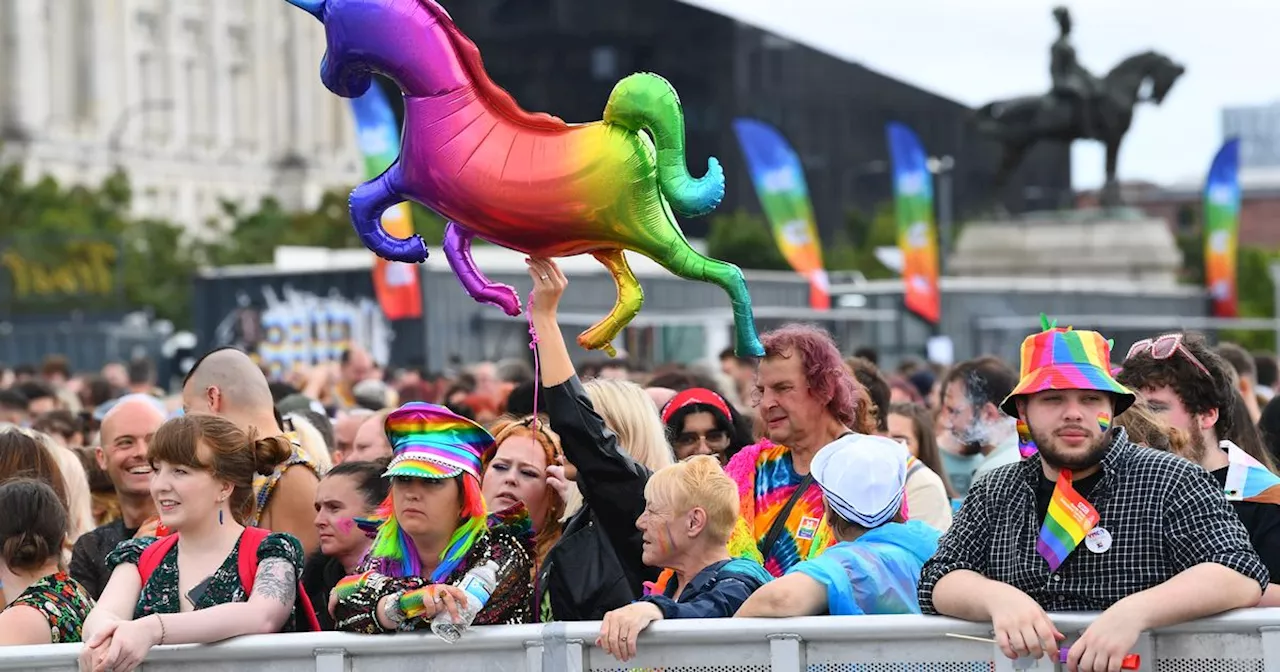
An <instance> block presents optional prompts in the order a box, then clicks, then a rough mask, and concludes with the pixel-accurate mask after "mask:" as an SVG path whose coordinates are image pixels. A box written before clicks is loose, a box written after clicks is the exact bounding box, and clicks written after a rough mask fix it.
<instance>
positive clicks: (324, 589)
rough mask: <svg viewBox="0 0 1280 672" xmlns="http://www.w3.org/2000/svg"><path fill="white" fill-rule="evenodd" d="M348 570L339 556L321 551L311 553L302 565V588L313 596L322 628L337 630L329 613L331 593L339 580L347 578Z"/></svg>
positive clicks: (313, 602)
mask: <svg viewBox="0 0 1280 672" xmlns="http://www.w3.org/2000/svg"><path fill="white" fill-rule="evenodd" d="M346 576H347V570H346V569H345V568H344V567H343V566H342V562H341V561H339V560H338V559H337V558H331V557H329V556H327V555H324V554H323V553H321V552H320V551H316V552H315V553H312V554H311V557H309V558H307V563H306V564H305V565H303V567H302V589H303V590H305V591H307V597H309V598H311V606H312V608H314V609H315V610H316V619H317V620H319V622H320V629H321V630H335V629H336V628H335V627H334V626H333V617H332V616H330V615H329V593H330V592H331V591H332V590H333V587H334V586H336V585H338V582H339V581H341V580H342V579H344V578H346Z"/></svg>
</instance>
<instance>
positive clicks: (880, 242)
mask: <svg viewBox="0 0 1280 672" xmlns="http://www.w3.org/2000/svg"><path fill="white" fill-rule="evenodd" d="M897 244H898V220H897V219H896V216H895V215H894V211H893V204H891V203H890V204H882V205H880V206H879V207H877V208H876V210H875V214H874V215H872V216H871V217H867V216H866V215H865V214H863V213H862V212H859V211H857V210H853V211H850V212H849V213H848V215H847V216H846V217H845V226H844V227H843V228H842V229H837V230H836V233H835V237H834V240H833V241H832V243H831V244H830V245H828V246H827V250H826V266H827V269H828V270H832V271H861V272H862V274H863V275H865V276H866V277H867V278H869V279H872V280H876V279H886V278H892V277H894V276H895V275H896V274H895V273H894V272H893V271H891V270H889V269H888V268H886V267H885V266H884V264H882V263H880V260H879V259H877V258H876V248H877V247H892V246H894V245H897Z"/></svg>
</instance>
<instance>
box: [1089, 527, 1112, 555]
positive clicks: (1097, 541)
mask: <svg viewBox="0 0 1280 672" xmlns="http://www.w3.org/2000/svg"><path fill="white" fill-rule="evenodd" d="M1084 545H1085V547H1086V548H1088V549H1089V550H1090V551H1093V552H1094V553H1106V552H1107V551H1109V550H1111V533H1110V532H1108V531H1107V530H1106V529H1105V528H1102V527H1095V528H1093V529H1092V530H1090V531H1089V534H1086V535H1085V537H1084Z"/></svg>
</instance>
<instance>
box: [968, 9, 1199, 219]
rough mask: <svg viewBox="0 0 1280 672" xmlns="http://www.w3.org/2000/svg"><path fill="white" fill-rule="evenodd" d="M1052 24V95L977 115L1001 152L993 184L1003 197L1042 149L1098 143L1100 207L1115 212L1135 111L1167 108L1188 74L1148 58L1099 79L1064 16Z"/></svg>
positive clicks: (1061, 12) (1157, 57) (994, 106)
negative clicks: (1102, 161)
mask: <svg viewBox="0 0 1280 672" xmlns="http://www.w3.org/2000/svg"><path fill="white" fill-rule="evenodd" d="M1053 17H1054V19H1056V20H1057V22H1058V28H1059V31H1060V32H1059V35H1058V39H1057V40H1055V41H1054V43H1053V46H1052V47H1050V51H1049V53H1050V57H1051V58H1050V66H1049V75H1050V77H1051V78H1052V81H1053V88H1052V89H1051V90H1050V92H1049V93H1048V94H1047V95H1044V96H1024V97H1021V98H1014V99H1011V100H1000V101H996V102H993V103H989V104H987V105H984V106H983V107H981V108H979V109H978V110H977V111H976V112H975V113H974V120H975V122H976V124H977V127H978V130H979V131H981V132H982V133H985V134H987V135H990V136H993V137H995V138H996V139H997V140H999V141H1000V142H1001V143H1002V145H1003V146H1004V157H1003V159H1002V161H1001V164H1000V170H999V172H998V173H997V174H996V179H995V189H996V192H997V193H999V192H1000V191H1001V190H1003V188H1004V187H1005V185H1006V184H1007V183H1008V181H1009V176H1010V174H1012V173H1013V171H1014V169H1016V168H1017V167H1018V164H1020V163H1021V162H1022V157H1023V155H1024V154H1025V153H1026V151H1027V150H1028V149H1029V148H1030V147H1031V146H1032V145H1034V144H1035V143H1036V142H1037V141H1040V140H1059V141H1066V142H1068V143H1070V142H1072V141H1074V140H1098V141H1100V142H1102V143H1103V144H1104V145H1106V147H1107V183H1106V185H1105V186H1104V187H1103V190H1102V205H1104V206H1107V207H1114V206H1118V205H1120V187H1119V184H1118V183H1117V182H1116V160H1117V158H1118V157H1119V154H1120V143H1121V141H1123V140H1124V135H1125V133H1127V132H1128V131H1129V124H1130V122H1132V121H1133V108H1134V107H1135V106H1136V105H1137V104H1138V103H1140V102H1144V101H1146V102H1153V103H1156V104H1157V105H1159V104H1160V103H1162V102H1164V98H1165V96H1167V95H1168V94H1169V90H1170V89H1172V88H1173V85H1174V83H1175V82H1177V81H1178V78H1179V77H1181V76H1182V74H1183V73H1184V72H1186V69H1185V68H1183V67H1182V66H1181V65H1179V64H1178V63H1175V62H1174V61H1173V60H1172V59H1170V58H1169V57H1167V56H1165V55H1163V54H1160V53H1157V52H1154V51H1146V52H1143V53H1140V54H1137V55H1134V56H1130V57H1129V58H1126V59H1125V60H1123V61H1121V62H1120V64H1119V65H1117V66H1116V67H1114V68H1112V69H1111V72H1109V73H1107V76H1106V77H1103V78H1101V79H1099V78H1097V77H1095V76H1093V75H1092V74H1090V73H1089V71H1088V70H1085V68H1084V66H1082V65H1080V61H1079V60H1078V59H1077V58H1076V50H1075V47H1074V46H1072V44H1071V39H1070V38H1071V15H1070V13H1068V12H1067V8H1066V7H1058V8H1056V9H1054V10H1053Z"/></svg>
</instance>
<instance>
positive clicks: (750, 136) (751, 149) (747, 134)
mask: <svg viewBox="0 0 1280 672" xmlns="http://www.w3.org/2000/svg"><path fill="white" fill-rule="evenodd" d="M733 130H734V131H735V132H736V133H737V134H738V142H739V144H741V145H742V153H743V154H744V155H745V156H746V158H747V168H748V170H750V171H751V181H752V182H753V183H754V184H755V187H756V194H757V195H758V196H759V197H760V207H761V208H763V209H764V214H765V217H767V218H768V219H769V224H770V226H772V227H773V237H774V239H775V240H777V241H778V249H779V250H781V251H782V256H783V257H784V258H785V259H786V260H787V263H789V264H791V267H792V268H794V269H795V270H796V273H799V274H800V275H802V276H804V277H805V278H808V280H809V305H810V306H811V307H813V308H814V309H817V310H827V309H829V308H831V292H830V285H829V284H828V282H827V272H826V270H825V269H824V268H823V267H822V241H821V240H820V239H819V238H818V230H817V227H816V225H815V224H814V220H813V205H812V204H811V203H810V202H809V188H808V186H806V185H805V181H804V167H803V166H801V165H800V157H799V156H798V155H797V154H796V152H795V150H794V149H792V148H791V145H790V144H789V143H788V142H787V140H786V138H783V137H782V134H781V133H779V132H778V131H777V129H775V128H774V127H772V126H770V125H769V124H766V123H764V122H762V121H757V120H755V119H737V120H734V122H733Z"/></svg>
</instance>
